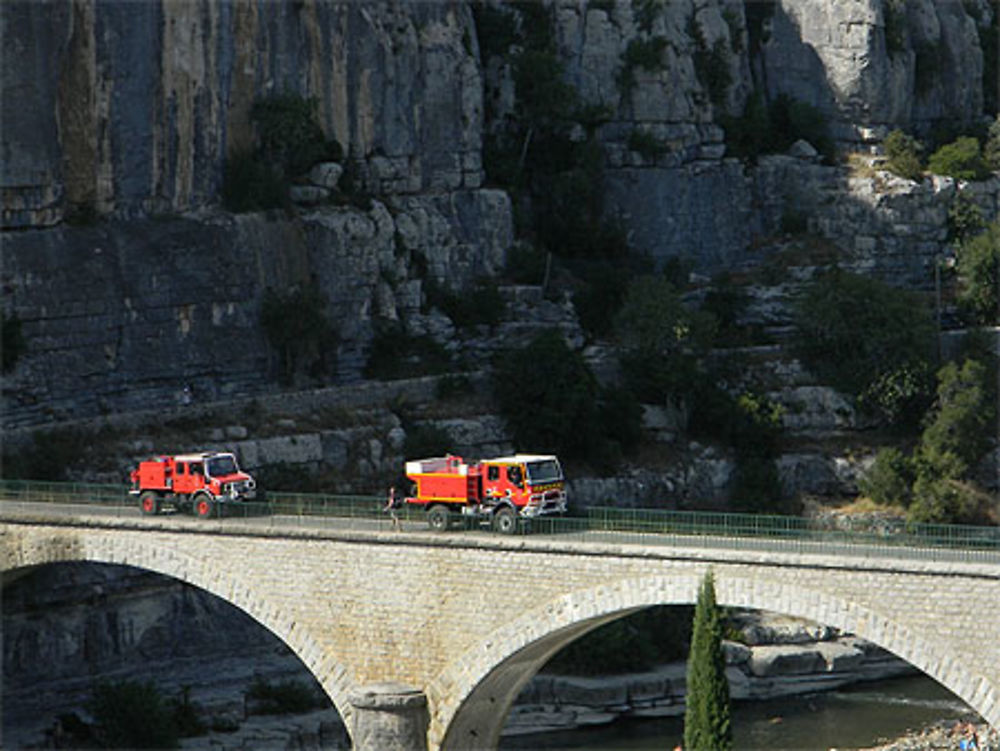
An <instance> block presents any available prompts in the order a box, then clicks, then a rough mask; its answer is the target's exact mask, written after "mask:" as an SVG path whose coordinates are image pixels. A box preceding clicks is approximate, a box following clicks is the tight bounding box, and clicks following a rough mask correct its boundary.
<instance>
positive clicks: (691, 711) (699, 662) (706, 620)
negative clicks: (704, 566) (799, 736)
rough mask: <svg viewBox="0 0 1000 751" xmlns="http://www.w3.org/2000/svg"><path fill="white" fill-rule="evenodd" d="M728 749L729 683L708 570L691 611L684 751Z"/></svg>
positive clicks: (713, 581) (716, 606)
mask: <svg viewBox="0 0 1000 751" xmlns="http://www.w3.org/2000/svg"><path fill="white" fill-rule="evenodd" d="M732 747H733V733H732V727H731V725H730V707H729V683H728V682H727V681H726V660H725V657H724V655H723V653H722V616H721V613H720V612H719V607H718V605H716V602H715V579H714V577H713V575H712V572H711V571H709V572H708V573H707V574H706V575H705V578H704V579H702V582H701V589H700V590H699V592H698V603H697V605H696V606H695V610H694V625H693V629H692V633H691V651H690V653H689V654H688V666H687V709H686V711H685V713H684V748H685V749H688V751H728V749H731V748H732Z"/></svg>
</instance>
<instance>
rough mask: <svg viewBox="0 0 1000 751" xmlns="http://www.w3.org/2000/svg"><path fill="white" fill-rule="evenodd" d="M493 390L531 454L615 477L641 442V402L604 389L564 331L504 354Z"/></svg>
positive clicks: (518, 439) (516, 437)
mask: <svg viewBox="0 0 1000 751" xmlns="http://www.w3.org/2000/svg"><path fill="white" fill-rule="evenodd" d="M493 389H494V393H495V394H496V397H497V401H498V403H499V406H500V413H501V414H502V415H503V417H504V419H505V421H506V422H507V425H508V427H509V428H510V430H511V433H512V434H513V437H514V441H515V443H516V445H518V446H521V447H526V450H531V451H538V452H546V453H554V454H558V455H559V456H560V457H561V458H563V459H567V460H576V461H581V462H585V463H589V464H590V465H591V466H592V467H593V468H594V469H597V470H598V471H602V472H610V471H613V470H614V468H615V466H616V465H617V463H618V461H619V460H620V458H621V455H622V452H623V451H624V450H625V449H627V448H630V447H632V446H634V445H635V443H636V442H637V440H638V436H639V430H638V425H639V419H640V409H639V405H638V403H637V402H636V400H635V398H634V397H632V395H631V394H630V393H629V392H628V391H622V390H611V389H605V388H602V387H601V386H600V384H598V382H597V379H596V378H594V374H593V373H592V372H591V370H590V368H589V367H588V365H587V363H586V362H585V361H584V359H583V356H582V355H581V354H580V353H579V352H576V351H573V350H571V349H570V348H569V346H567V344H566V342H565V340H564V339H563V337H562V334H560V333H559V332H558V331H554V330H553V331H547V332H545V333H542V334H540V335H539V336H537V337H536V338H535V339H533V340H532V341H531V342H530V343H529V344H528V345H527V346H525V347H515V348H512V349H510V350H507V351H505V352H503V353H501V354H500V355H498V357H497V358H496V361H495V364H494V378H493ZM527 447H531V448H530V449H528V448H527Z"/></svg>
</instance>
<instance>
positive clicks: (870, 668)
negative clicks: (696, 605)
mask: <svg viewBox="0 0 1000 751" xmlns="http://www.w3.org/2000/svg"><path fill="white" fill-rule="evenodd" d="M820 628H821V629H822V630H823V631H827V629H825V627H820ZM824 636H825V638H823V639H822V640H816V641H803V642H797V643H775V644H754V645H748V644H743V643H739V642H729V641H727V642H724V643H723V644H724V648H725V651H726V663H727V668H726V674H727V676H728V678H729V687H730V693H731V696H732V698H733V699H734V700H736V701H742V700H750V701H756V700H766V699H774V698H778V697H782V696H792V695H797V694H809V693H816V692H819V691H829V690H833V689H836V688H839V687H841V686H846V685H848V684H851V683H856V682H859V681H873V680H881V679H884V678H893V677H896V676H900V675H906V674H908V673H912V672H913V671H914V670H915V669H914V668H913V666H911V665H910V664H909V663H907V662H905V661H904V660H901V659H900V658H898V657H896V656H895V655H893V654H891V653H889V652H886V651H885V650H883V649H881V648H879V647H877V646H875V645H873V644H870V643H869V642H866V641H863V640H861V639H858V638H856V637H853V636H835V635H832V634H830V635H824ZM685 673H686V666H685V664H684V663H683V662H676V663H671V664H667V665H662V666H660V667H657V668H656V669H653V670H650V671H647V672H644V673H633V674H629V675H618V676H610V677H601V678H585V677H575V676H562V675H548V674H541V675H538V676H536V677H535V678H534V679H532V681H531V682H530V683H529V684H528V686H527V687H525V689H524V690H523V691H522V692H521V695H520V696H519V697H518V699H517V702H516V703H515V705H514V707H513V709H512V710H511V714H510V717H509V718H508V720H507V725H506V727H505V728H504V735H523V734H530V733H546V732H551V731H556V730H572V729H574V728H580V727H586V726H589V725H600V724H605V723H609V722H613V721H615V720H619V719H626V718H650V717H673V716H679V715H682V714H684V706H685V705H684V695H685V692H686V679H685Z"/></svg>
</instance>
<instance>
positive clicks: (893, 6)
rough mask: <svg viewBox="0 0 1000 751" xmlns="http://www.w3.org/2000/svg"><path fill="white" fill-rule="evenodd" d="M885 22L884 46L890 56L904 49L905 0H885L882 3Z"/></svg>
mask: <svg viewBox="0 0 1000 751" xmlns="http://www.w3.org/2000/svg"><path fill="white" fill-rule="evenodd" d="M882 17H883V21H884V22H885V48H886V51H887V52H888V53H889V56H890V57H894V56H896V55H898V54H899V53H901V52H905V51H906V38H907V33H906V0H885V2H884V3H883V4H882Z"/></svg>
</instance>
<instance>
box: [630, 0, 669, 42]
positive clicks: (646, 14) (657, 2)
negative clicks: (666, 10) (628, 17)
mask: <svg viewBox="0 0 1000 751" xmlns="http://www.w3.org/2000/svg"><path fill="white" fill-rule="evenodd" d="M664 2H665V0H632V12H633V13H635V20H636V24H637V25H638V26H639V29H640V30H641V31H643V32H645V33H647V34H648V33H649V32H650V31H652V29H653V22H654V21H655V20H656V17H657V16H658V15H660V14H661V13H662V12H663V4H664Z"/></svg>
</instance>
